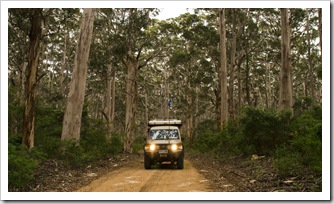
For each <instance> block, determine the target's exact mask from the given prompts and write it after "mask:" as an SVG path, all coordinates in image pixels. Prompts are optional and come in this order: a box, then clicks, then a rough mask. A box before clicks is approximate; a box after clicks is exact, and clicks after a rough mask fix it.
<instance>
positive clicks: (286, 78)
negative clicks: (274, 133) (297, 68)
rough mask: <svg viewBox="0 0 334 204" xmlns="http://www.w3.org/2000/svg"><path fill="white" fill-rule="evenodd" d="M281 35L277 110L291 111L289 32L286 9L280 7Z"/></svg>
mask: <svg viewBox="0 0 334 204" xmlns="http://www.w3.org/2000/svg"><path fill="white" fill-rule="evenodd" d="M281 21H282V37H281V56H282V57H281V60H282V61H281V72H280V80H279V101H278V108H279V110H283V109H288V110H291V111H292V78H291V68H290V33H289V16H288V9H286V8H282V9H281Z"/></svg>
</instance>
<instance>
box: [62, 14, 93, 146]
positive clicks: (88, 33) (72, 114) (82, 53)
mask: <svg viewBox="0 0 334 204" xmlns="http://www.w3.org/2000/svg"><path fill="white" fill-rule="evenodd" d="M94 10H95V9H92V8H85V9H84V11H83V17H82V21H81V25H80V35H79V39H78V45H77V48H76V53H75V58H74V68H73V74H72V80H71V84H70V91H69V93H68V97H67V103H66V109H65V114H64V120H63V130H62V134H61V139H62V140H75V141H79V140H80V129H81V116H82V109H83V103H84V97H85V87H86V76H87V67H88V58H89V50H90V44H91V39H92V34H93V24H94Z"/></svg>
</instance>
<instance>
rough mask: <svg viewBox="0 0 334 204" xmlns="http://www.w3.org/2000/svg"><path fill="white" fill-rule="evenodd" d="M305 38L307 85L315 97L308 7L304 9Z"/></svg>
mask: <svg viewBox="0 0 334 204" xmlns="http://www.w3.org/2000/svg"><path fill="white" fill-rule="evenodd" d="M306 40H307V58H308V66H309V69H308V73H309V74H308V77H309V80H308V82H309V87H310V91H311V97H312V98H313V99H315V92H314V88H315V87H314V86H315V81H314V73H313V63H312V57H311V37H310V26H309V9H306Z"/></svg>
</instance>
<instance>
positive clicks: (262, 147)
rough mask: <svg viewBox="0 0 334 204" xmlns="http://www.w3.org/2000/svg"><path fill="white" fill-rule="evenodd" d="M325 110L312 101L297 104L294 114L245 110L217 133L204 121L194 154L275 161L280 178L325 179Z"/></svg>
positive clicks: (194, 147)
mask: <svg viewBox="0 0 334 204" xmlns="http://www.w3.org/2000/svg"><path fill="white" fill-rule="evenodd" d="M321 111H322V109H321V107H319V106H316V105H313V104H312V102H311V100H309V98H303V99H300V100H297V101H296V103H295V106H294V111H293V112H294V114H292V112H278V111H276V110H271V109H259V108H250V107H246V108H244V109H242V111H241V112H242V114H241V117H240V118H238V119H237V120H233V121H229V123H228V125H227V126H226V127H225V128H224V129H223V131H217V129H216V128H215V127H216V124H215V121H213V120H207V121H203V122H202V123H201V124H199V125H198V127H197V128H196V130H195V133H194V134H195V135H196V136H195V137H194V140H193V141H191V144H190V146H191V147H192V152H193V153H195V154H199V153H200V154H210V155H211V156H213V157H215V158H218V159H220V160H223V159H225V158H229V157H235V156H245V157H248V158H251V157H252V155H254V156H260V157H261V156H265V157H271V158H273V163H272V165H273V168H274V169H275V170H276V173H277V174H278V175H279V177H281V178H282V179H283V178H286V177H293V176H300V175H304V174H305V173H306V172H307V173H310V174H312V175H313V176H314V177H317V178H319V177H321V175H322V141H321V139H322V116H321V113H322V112H321Z"/></svg>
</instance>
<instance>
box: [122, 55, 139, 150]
mask: <svg viewBox="0 0 334 204" xmlns="http://www.w3.org/2000/svg"><path fill="white" fill-rule="evenodd" d="M126 67H127V69H128V75H127V79H126V112H125V138H124V146H123V147H124V151H125V152H128V153H132V143H133V141H134V139H135V122H136V112H137V89H138V88H137V76H138V65H137V61H135V60H130V61H128V62H127V63H126Z"/></svg>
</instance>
